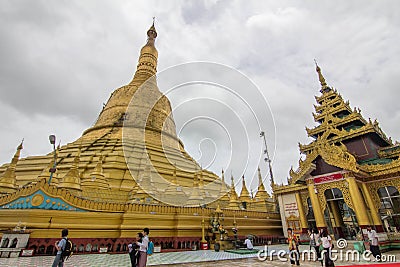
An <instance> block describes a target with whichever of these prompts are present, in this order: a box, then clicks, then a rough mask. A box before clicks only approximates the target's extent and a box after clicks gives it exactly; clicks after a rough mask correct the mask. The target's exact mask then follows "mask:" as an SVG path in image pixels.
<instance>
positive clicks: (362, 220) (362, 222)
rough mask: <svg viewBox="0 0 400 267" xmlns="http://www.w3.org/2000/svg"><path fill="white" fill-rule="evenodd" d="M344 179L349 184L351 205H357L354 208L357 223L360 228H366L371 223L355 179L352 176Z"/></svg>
mask: <svg viewBox="0 0 400 267" xmlns="http://www.w3.org/2000/svg"><path fill="white" fill-rule="evenodd" d="M346 181H347V183H348V184H349V192H350V197H351V201H352V203H353V206H354V207H355V205H357V208H355V209H354V212H355V214H356V217H357V221H358V225H359V227H360V228H361V229H366V228H367V226H368V225H370V224H371V223H370V221H369V218H368V212H367V207H366V206H365V203H364V199H363V197H362V195H361V193H360V190H359V188H358V185H357V181H356V179H355V178H354V177H347V178H346Z"/></svg>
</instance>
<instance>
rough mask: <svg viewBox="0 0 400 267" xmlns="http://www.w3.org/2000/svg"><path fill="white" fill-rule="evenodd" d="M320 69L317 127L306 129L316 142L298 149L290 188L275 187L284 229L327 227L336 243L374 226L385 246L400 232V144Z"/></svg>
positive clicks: (316, 113) (301, 229)
mask: <svg viewBox="0 0 400 267" xmlns="http://www.w3.org/2000/svg"><path fill="white" fill-rule="evenodd" d="M316 70H317V73H318V76H319V81H320V84H321V90H320V92H321V95H320V96H317V97H315V99H316V102H317V105H314V107H315V113H313V116H314V120H315V122H316V123H317V126H316V127H314V128H312V129H309V128H306V131H307V134H308V136H309V137H311V138H312V139H313V141H312V142H311V143H309V144H306V145H302V144H299V148H300V152H301V153H302V154H303V157H302V159H300V160H299V167H298V169H297V170H296V171H294V170H293V169H292V170H290V178H289V179H288V184H287V185H280V186H275V187H274V193H275V195H276V196H277V199H278V201H279V205H280V211H281V217H282V221H283V228H284V230H286V228H288V227H291V228H294V229H295V231H296V232H297V233H299V234H300V233H305V232H306V230H307V229H308V228H319V229H321V228H327V229H328V230H329V232H330V233H331V234H334V236H335V237H336V238H350V239H351V238H355V237H356V235H357V233H359V231H360V230H361V229H365V228H366V226H367V225H372V226H373V228H375V229H376V230H377V232H380V233H382V234H381V235H382V238H381V241H382V240H384V239H385V238H386V239H387V238H389V239H390V237H391V234H390V233H395V232H397V231H398V230H399V227H400V195H399V191H400V179H399V175H400V159H399V156H400V144H399V143H397V142H396V143H395V144H393V142H392V140H391V139H390V138H388V137H387V136H386V135H385V133H384V132H383V131H382V130H381V128H380V127H379V124H378V122H377V121H376V120H375V121H371V119H368V120H366V119H364V118H363V116H362V115H361V111H360V109H357V108H354V109H352V108H351V107H350V104H349V102H348V101H345V100H344V99H343V98H342V96H341V95H340V94H339V93H338V92H337V90H336V89H333V88H332V87H330V86H328V85H327V83H326V81H325V78H324V77H323V75H322V73H321V69H320V68H319V67H318V65H317V69H316ZM284 232H285V231H284ZM384 232H388V233H389V235H387V234H385V233H384ZM388 236H389V237H388Z"/></svg>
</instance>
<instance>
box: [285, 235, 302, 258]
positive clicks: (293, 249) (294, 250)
mask: <svg viewBox="0 0 400 267" xmlns="http://www.w3.org/2000/svg"><path fill="white" fill-rule="evenodd" d="M287 232H288V239H287V242H288V244H289V258H290V263H291V264H292V265H294V264H296V265H297V266H299V265H300V253H299V241H298V240H297V237H296V236H295V235H294V234H293V229H292V228H288V230H287Z"/></svg>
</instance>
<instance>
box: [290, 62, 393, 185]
mask: <svg viewBox="0 0 400 267" xmlns="http://www.w3.org/2000/svg"><path fill="white" fill-rule="evenodd" d="M316 71H317V73H318V77H319V81H320V84H321V89H320V92H321V95H320V96H316V97H315V100H316V102H317V104H316V105H314V109H315V113H313V117H314V121H315V122H316V123H317V126H315V127H313V128H306V132H307V134H308V136H309V137H311V138H312V139H313V141H312V142H310V143H309V144H305V145H304V144H300V143H299V149H300V152H301V153H302V154H304V155H305V159H304V160H302V159H300V160H299V168H298V169H297V170H296V171H294V170H293V169H291V170H290V178H289V184H293V185H294V184H296V183H297V184H302V183H304V181H305V179H306V178H307V176H309V175H314V176H315V175H321V174H324V173H329V172H334V171H341V170H346V171H352V172H353V173H355V174H358V175H360V176H363V177H372V176H376V175H381V174H383V173H390V172H394V171H399V170H400V169H398V167H399V166H400V160H399V155H400V148H399V147H400V146H399V144H393V143H392V140H391V138H389V137H387V136H386V134H385V133H384V132H383V131H382V130H381V128H380V127H379V123H378V122H377V120H375V121H371V119H368V120H366V119H365V118H364V117H363V116H362V115H361V110H360V109H358V108H354V109H352V108H351V107H350V103H349V101H345V100H344V99H343V97H342V96H341V94H339V93H338V92H337V90H336V89H334V88H332V87H330V86H328V85H327V83H326V81H325V78H324V76H323V75H322V72H321V69H320V67H319V66H318V65H316Z"/></svg>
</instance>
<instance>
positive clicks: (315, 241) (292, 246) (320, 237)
mask: <svg viewBox="0 0 400 267" xmlns="http://www.w3.org/2000/svg"><path fill="white" fill-rule="evenodd" d="M308 235H309V237H310V250H311V249H314V250H315V254H316V256H317V257H316V258H317V260H319V261H320V262H321V265H322V266H324V265H325V266H326V267H331V266H335V264H334V262H333V260H332V249H333V248H334V244H333V242H332V238H331V236H330V235H329V234H328V231H327V229H321V230H320V231H318V230H317V229H310V230H308ZM367 235H368V242H369V250H370V251H371V253H372V255H373V256H374V257H375V259H376V260H377V261H379V260H380V258H381V252H380V250H379V243H378V237H377V234H376V231H375V230H373V229H372V227H371V226H368V227H367ZM288 244H289V258H290V263H291V264H292V265H300V252H299V240H298V238H297V237H296V235H295V234H294V233H293V229H291V228H289V229H288Z"/></svg>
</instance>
